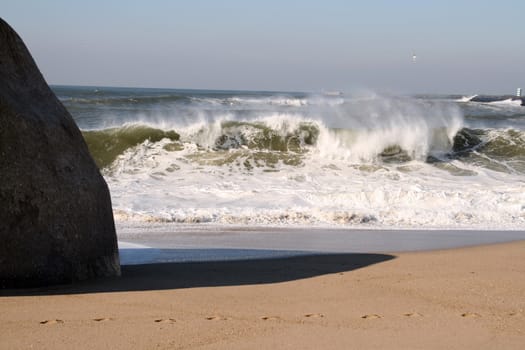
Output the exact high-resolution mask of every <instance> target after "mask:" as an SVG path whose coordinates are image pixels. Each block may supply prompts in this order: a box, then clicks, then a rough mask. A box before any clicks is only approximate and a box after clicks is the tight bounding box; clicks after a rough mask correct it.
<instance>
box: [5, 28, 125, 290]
mask: <svg viewBox="0 0 525 350" xmlns="http://www.w3.org/2000/svg"><path fill="white" fill-rule="evenodd" d="M116 275H120V263H119V256H118V247H117V239H116V233H115V224H114V221H113V213H112V208H111V199H110V195H109V191H108V188H107V185H106V182H105V181H104V179H103V178H102V176H101V174H100V172H99V170H98V168H97V166H96V165H95V162H94V161H93V159H92V158H91V156H90V155H89V152H88V148H87V146H86V144H85V142H84V140H83V138H82V134H81V133H80V130H79V129H78V127H77V126H76V124H75V122H74V121H73V119H72V117H71V115H70V114H69V113H68V111H67V110H66V109H65V108H64V106H63V105H62V104H61V103H60V101H59V100H58V99H57V98H56V96H55V94H54V93H53V92H52V91H51V89H50V88H49V86H48V85H47V84H46V82H45V80H44V78H43V77H42V74H41V73H40V71H39V70H38V68H37V66H36V64H35V62H34V61H33V58H32V57H31V54H30V53H29V51H28V50H27V48H26V47H25V45H24V43H23V42H22V40H21V39H20V37H19V36H18V35H17V34H16V33H15V31H14V30H13V29H12V28H11V27H10V26H9V25H8V24H7V23H6V22H4V21H3V20H2V19H1V18H0V287H2V288H18V287H33V286H43V285H49V284H57V283H68V282H73V281H78V280H83V279H87V278H92V277H97V276H116Z"/></svg>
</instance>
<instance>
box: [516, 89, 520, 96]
mask: <svg viewBox="0 0 525 350" xmlns="http://www.w3.org/2000/svg"><path fill="white" fill-rule="evenodd" d="M516 96H518V97H521V88H518V91H516Z"/></svg>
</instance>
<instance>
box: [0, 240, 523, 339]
mask: <svg viewBox="0 0 525 350" xmlns="http://www.w3.org/2000/svg"><path fill="white" fill-rule="evenodd" d="M0 293H1V294H2V296H1V297H0V348H1V349H31V348H34V349H190V348H191V349H193V348H198V349H374V348H378V349H414V348H417V349H524V348H525V242H515V243H506V244H498V245H491V246H480V247H473V248H461V249H453V250H443V251H432V252H420V253H402V254H396V255H395V256H394V255H388V254H354V255H352V254H339V255H317V256H309V257H293V258H279V259H273V260H253V261H237V262H236V261H230V262H215V263H214V262H204V263H178V264H163V265H138V266H127V267H124V269H123V277H122V278H121V279H119V280H113V279H112V280H99V281H94V282H89V283H83V284H80V285H77V286H74V287H55V288H52V289H48V290H39V291H31V292H28V291H24V292H18V293H17V292H13V291H7V292H6V291H2V292H0Z"/></svg>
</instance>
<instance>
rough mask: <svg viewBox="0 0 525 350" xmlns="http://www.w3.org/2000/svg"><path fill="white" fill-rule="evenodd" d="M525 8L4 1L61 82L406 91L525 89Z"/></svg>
mask: <svg viewBox="0 0 525 350" xmlns="http://www.w3.org/2000/svg"><path fill="white" fill-rule="evenodd" d="M524 14H525V1H523V0H521V1H508V0H502V1H483V0H478V1H461V0H456V1H448V0H443V1H424V0H420V1H409V0H398V1H393V0H390V1H385V0H376V1H350V0H346V1H337V0H323V1H308V0H302V1H286V0H281V1H277V0H266V1H249V0H245V1H240V0H223V1H219V0H216V1H211V0H191V1H190V0H188V1H175V0H174V1H162V0H149V1H133V0H128V1H125V0H113V1H111V0H106V1H102V0H91V1H82V2H81V1H74V0H69V1H65V0H62V1H59V0H48V1H39V0H33V1H29V0H2V3H1V4H0V16H1V17H2V18H3V19H4V20H6V21H7V22H8V23H10V24H11V26H13V27H14V28H15V30H16V31H17V32H18V33H19V34H20V35H21V36H22V38H23V40H24V41H25V42H26V44H27V45H28V47H29V49H30V50H31V52H32V54H33V56H34V57H35V59H36V61H37V63H38V65H39V67H40V69H41V71H42V73H43V74H44V76H45V77H46V79H47V80H48V82H49V83H51V84H73V85H99V86H102V85H106V86H143V87H171V88H197V89H198V88H201V89H249V90H297V91H320V90H332V89H336V90H349V89H360V88H368V89H375V90H380V91H389V92H399V93H406V92H415V93H424V92H429V93H465V94H467V93H513V92H515V90H516V88H517V87H519V86H521V87H524V88H525V44H524V39H523V34H524V33H525V31H524V29H525V24H524V23H525V21H524V20H523V18H524V17H523V16H524ZM413 53H416V55H417V62H416V63H413V62H412V54H413Z"/></svg>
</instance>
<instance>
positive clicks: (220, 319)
mask: <svg viewBox="0 0 525 350" xmlns="http://www.w3.org/2000/svg"><path fill="white" fill-rule="evenodd" d="M206 319H207V320H208V321H226V320H228V318H227V317H222V316H208V317H206Z"/></svg>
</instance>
